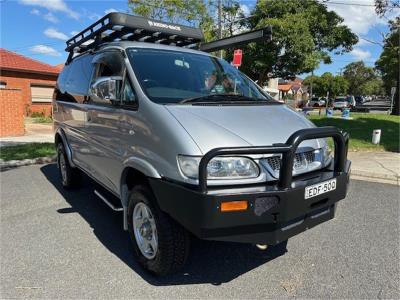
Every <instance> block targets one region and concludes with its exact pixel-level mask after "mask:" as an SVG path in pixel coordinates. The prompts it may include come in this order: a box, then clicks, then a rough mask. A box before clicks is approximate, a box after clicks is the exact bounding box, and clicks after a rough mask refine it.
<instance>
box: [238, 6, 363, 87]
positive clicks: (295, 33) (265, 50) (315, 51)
mask: <svg viewBox="0 0 400 300" xmlns="http://www.w3.org/2000/svg"><path fill="white" fill-rule="evenodd" d="M251 14H252V16H253V17H252V18H249V19H247V20H246V22H245V24H246V26H247V27H248V29H255V28H261V27H265V26H267V25H272V28H273V41H272V42H270V43H257V44H250V45H248V46H246V47H244V53H245V56H244V65H243V67H242V70H243V71H244V72H245V73H246V74H248V75H249V76H250V77H251V78H253V79H257V80H258V82H259V84H263V83H264V82H265V81H266V80H267V79H268V77H283V78H288V77H291V76H294V75H295V74H299V73H305V72H311V71H312V70H314V69H315V68H316V67H318V65H319V63H320V62H321V61H324V62H325V63H329V62H330V56H329V52H330V51H334V52H335V53H337V54H340V53H344V52H349V51H351V50H352V46H353V45H354V44H356V43H357V42H358V38H357V36H356V35H355V34H354V33H352V32H351V30H350V29H349V28H348V27H346V26H345V25H343V19H342V18H341V17H339V16H338V15H337V14H336V13H335V12H333V11H328V10H327V7H326V4H323V3H320V2H319V1H316V0H287V1H280V0H270V1H266V0H261V1H258V2H257V4H256V6H255V8H254V10H253V11H252V12H251Z"/></svg>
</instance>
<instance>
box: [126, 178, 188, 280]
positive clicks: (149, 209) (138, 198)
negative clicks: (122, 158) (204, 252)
mask: <svg viewBox="0 0 400 300" xmlns="http://www.w3.org/2000/svg"><path fill="white" fill-rule="evenodd" d="M128 230H129V236H130V238H131V240H132V243H133V248H134V250H135V254H136V257H137V259H138V261H139V263H140V265H141V266H142V267H143V268H144V269H146V270H148V271H150V272H151V273H153V274H155V275H157V276H163V275H167V274H169V273H174V272H176V271H178V270H179V269H180V268H182V267H183V265H184V264H185V262H186V259H187V256H188V253H189V234H188V232H187V231H186V230H185V229H184V228H183V227H182V226H180V225H179V224H178V223H176V222H175V221H174V220H173V219H171V217H169V216H168V215H167V214H165V213H164V212H162V211H161V210H160V208H159V207H158V205H157V202H156V199H155V197H154V196H153V193H152V192H151V190H150V189H149V188H148V187H147V186H145V185H139V186H136V187H134V188H133V189H132V191H131V193H130V195H129V204H128Z"/></svg>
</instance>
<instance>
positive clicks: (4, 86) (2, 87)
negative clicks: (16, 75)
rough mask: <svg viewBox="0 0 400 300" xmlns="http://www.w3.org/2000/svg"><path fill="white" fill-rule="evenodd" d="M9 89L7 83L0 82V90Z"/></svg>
mask: <svg viewBox="0 0 400 300" xmlns="http://www.w3.org/2000/svg"><path fill="white" fill-rule="evenodd" d="M6 87H7V82H5V81H0V89H5V88H6Z"/></svg>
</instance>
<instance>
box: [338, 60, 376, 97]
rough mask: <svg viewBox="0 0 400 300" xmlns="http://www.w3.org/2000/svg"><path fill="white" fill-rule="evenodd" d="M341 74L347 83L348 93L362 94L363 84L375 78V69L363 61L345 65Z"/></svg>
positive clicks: (363, 92)
mask: <svg viewBox="0 0 400 300" xmlns="http://www.w3.org/2000/svg"><path fill="white" fill-rule="evenodd" d="M343 76H344V78H346V80H347V81H348V83H349V93H350V94H352V95H364V94H365V91H364V90H363V85H364V84H366V83H367V82H369V81H371V80H375V79H376V78H377V75H376V73H375V70H374V69H373V68H371V67H367V66H366V65H365V64H364V62H363V61H357V62H353V63H350V64H348V65H347V66H345V67H344V71H343Z"/></svg>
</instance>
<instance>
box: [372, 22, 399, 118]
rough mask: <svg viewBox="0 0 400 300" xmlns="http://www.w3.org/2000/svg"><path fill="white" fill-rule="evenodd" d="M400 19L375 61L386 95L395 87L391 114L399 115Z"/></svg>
mask: <svg viewBox="0 0 400 300" xmlns="http://www.w3.org/2000/svg"><path fill="white" fill-rule="evenodd" d="M399 20H400V19H399V18H398V19H397V21H396V22H393V23H392V25H391V28H390V34H389V35H388V37H387V38H386V39H385V43H384V46H383V51H382V53H381V56H380V57H379V59H378V60H377V61H376V63H375V65H376V68H377V69H378V70H379V71H380V72H381V73H382V79H383V82H384V87H385V90H386V93H387V94H388V95H390V90H391V88H392V87H396V95H395V99H394V100H395V101H394V107H393V111H392V114H395V115H400V109H399V105H400V92H399V89H400V74H399V73H400V58H399V56H400V46H399V43H400V41H399V40H400V21H399Z"/></svg>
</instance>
